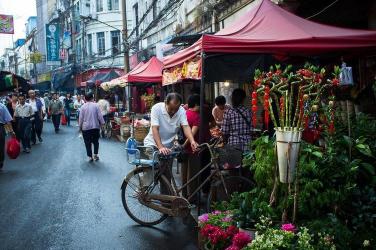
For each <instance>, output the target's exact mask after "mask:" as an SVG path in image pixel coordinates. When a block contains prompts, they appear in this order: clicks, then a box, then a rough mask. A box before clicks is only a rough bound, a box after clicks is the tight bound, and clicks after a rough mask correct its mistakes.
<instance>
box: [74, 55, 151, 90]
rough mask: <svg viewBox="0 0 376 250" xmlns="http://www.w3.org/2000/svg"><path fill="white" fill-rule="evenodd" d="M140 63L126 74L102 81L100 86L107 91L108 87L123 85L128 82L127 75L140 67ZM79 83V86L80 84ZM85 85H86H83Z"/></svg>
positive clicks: (141, 63)
mask: <svg viewBox="0 0 376 250" xmlns="http://www.w3.org/2000/svg"><path fill="white" fill-rule="evenodd" d="M142 65H144V63H143V62H140V63H139V64H137V65H136V67H134V69H132V70H131V71H130V72H128V73H127V74H125V75H123V76H120V77H117V78H115V79H112V80H111V81H107V82H103V83H101V88H102V89H104V90H106V91H108V90H109V89H111V88H114V87H116V86H120V87H125V84H126V83H127V82H128V75H129V74H130V73H131V72H133V71H136V70H137V69H138V68H140V67H141V66H142ZM83 83H85V84H86V82H83ZM83 83H81V86H82V84H83ZM85 86H86V85H85Z"/></svg>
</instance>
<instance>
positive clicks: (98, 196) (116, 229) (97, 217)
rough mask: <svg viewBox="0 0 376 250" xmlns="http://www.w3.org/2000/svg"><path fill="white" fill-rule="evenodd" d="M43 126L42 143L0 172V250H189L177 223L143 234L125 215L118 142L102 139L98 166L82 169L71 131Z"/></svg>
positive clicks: (192, 240) (188, 230)
mask: <svg viewBox="0 0 376 250" xmlns="http://www.w3.org/2000/svg"><path fill="white" fill-rule="evenodd" d="M73 124H75V122H73ZM44 127H45V128H44V132H43V133H44V134H43V138H44V142H43V143H42V144H37V145H35V146H33V147H32V152H31V154H25V153H21V155H20V156H19V157H18V158H17V159H16V160H9V159H7V160H6V161H5V164H4V170H3V171H2V172H0V249H156V250H157V249H161V250H162V249H163V250H167V249H179V250H180V249H197V247H196V237H197V231H196V230H195V228H194V226H192V225H185V224H183V223H182V220H181V219H178V218H176V219H174V218H169V219H167V220H166V221H164V222H163V223H161V224H160V225H158V226H156V227H149V228H148V227H142V226H139V225H137V224H136V223H135V222H133V221H132V220H131V219H130V218H129V217H128V215H127V214H126V213H125V211H124V209H123V206H122V203H121V196H120V186H121V183H122V180H123V177H124V176H125V175H126V173H128V172H129V171H130V169H131V166H128V165H127V164H126V163H125V162H126V159H125V155H124V150H123V149H122V147H124V145H123V144H121V143H119V142H115V141H108V140H102V141H101V142H100V150H99V151H100V152H99V154H100V157H101V158H100V161H99V162H95V163H88V162H87V161H86V154H85V149H84V145H83V141H82V139H81V138H79V137H78V132H77V127H63V128H62V130H61V133H60V134H55V133H54V132H53V129H52V124H51V123H45V126H44Z"/></svg>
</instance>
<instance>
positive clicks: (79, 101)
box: [73, 94, 85, 126]
mask: <svg viewBox="0 0 376 250" xmlns="http://www.w3.org/2000/svg"><path fill="white" fill-rule="evenodd" d="M84 104H85V101H84V100H83V98H82V96H81V95H79V94H77V97H76V100H75V101H74V104H73V106H74V109H76V117H77V121H78V118H79V117H80V110H81V107H82V105H84ZM77 124H78V122H77ZM77 126H78V125H77Z"/></svg>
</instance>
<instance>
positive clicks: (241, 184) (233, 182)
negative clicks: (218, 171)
mask: <svg viewBox="0 0 376 250" xmlns="http://www.w3.org/2000/svg"><path fill="white" fill-rule="evenodd" d="M225 186H226V189H225ZM254 186H255V185H254V183H253V182H252V181H250V180H249V179H247V178H245V177H242V176H226V177H224V183H223V182H222V181H221V180H218V181H216V182H215V183H213V184H212V185H211V188H210V193H209V195H208V201H207V210H208V212H210V211H211V210H212V206H213V205H214V204H215V203H217V202H221V201H230V199H231V195H232V194H234V193H236V192H237V193H243V192H247V191H250V190H251V189H252V188H253V187H254ZM226 190H227V192H226Z"/></svg>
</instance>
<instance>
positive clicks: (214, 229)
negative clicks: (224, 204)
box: [198, 211, 252, 250]
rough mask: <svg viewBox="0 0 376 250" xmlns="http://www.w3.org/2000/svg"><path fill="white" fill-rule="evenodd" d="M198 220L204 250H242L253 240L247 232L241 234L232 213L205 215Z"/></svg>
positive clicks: (216, 212)
mask: <svg viewBox="0 0 376 250" xmlns="http://www.w3.org/2000/svg"><path fill="white" fill-rule="evenodd" d="M198 220H199V224H198V225H199V228H200V230H199V236H200V238H201V239H202V242H203V248H204V249H211V250H240V249H243V248H244V247H246V246H247V244H248V243H249V242H251V240H252V239H251V236H250V235H249V234H247V233H246V232H239V228H237V227H236V226H235V225H234V223H235V222H234V221H233V219H232V214H231V212H230V211H225V212H221V211H214V212H213V213H210V214H203V215H201V216H200V217H199V218H198Z"/></svg>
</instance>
